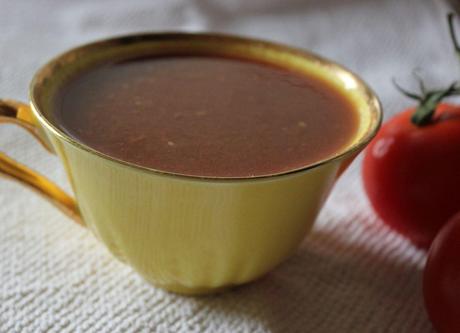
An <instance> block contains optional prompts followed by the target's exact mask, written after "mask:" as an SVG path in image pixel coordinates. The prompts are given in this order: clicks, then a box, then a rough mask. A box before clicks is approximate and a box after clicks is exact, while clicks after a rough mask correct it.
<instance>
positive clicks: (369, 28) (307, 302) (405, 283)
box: [0, 0, 458, 333]
mask: <svg viewBox="0 0 460 333" xmlns="http://www.w3.org/2000/svg"><path fill="white" fill-rule="evenodd" d="M447 8H448V7H447V5H445V4H444V3H442V2H441V1H434V0H407V1H406V0H404V1H403V0H390V1H383V0H379V1H377V0H374V1H365V0H335V1H334V0H321V1H314V0H250V1H249V0H225V1H224V0H221V1H217V0H214V1H212V0H169V1H166V0H165V1H161V0H150V1H147V0H146V1H124V0H120V1H89V0H88V1H71V0H66V1H58V0H55V1H41V0H36V1H9V0H0V60H1V62H0V96H1V97H8V98H16V99H20V100H23V101H25V100H26V99H27V88H28V82H29V80H30V79H31V77H32V75H33V73H34V72H35V70H36V69H37V68H38V67H39V66H40V65H41V64H43V63H44V62H46V61H47V60H48V59H49V58H50V57H52V56H54V55H56V54H58V53H60V52H62V51H64V50H66V49H68V48H70V47H73V46H76V45H78V44H82V43H85V42H89V41H93V40H96V39H99V38H103V37H108V36H112V35H116V34H125V33H132V32H138V31H158V30H188V31H220V32H230V33H237V34H242V35H247V36H253V37H260V38H264V39H269V40H275V41H279V42H282V43H286V44H290V45H294V46H298V47H301V48H306V49H310V50H313V51H315V52H317V53H320V54H323V55H324V56H326V57H329V58H331V59H334V60H336V61H338V62H340V63H342V64H344V65H346V66H347V67H349V68H351V69H352V70H353V71H355V72H357V73H359V74H360V75H361V76H362V77H363V78H364V79H365V80H367V81H368V82H369V83H370V84H371V86H373V88H374V89H375V90H376V91H377V93H378V94H379V96H380V97H381V99H382V101H383V105H384V108H385V111H386V117H388V116H389V115H391V114H393V113H395V112H397V111H399V110H400V109H401V108H403V107H405V106H409V105H410V104H411V102H410V101H408V100H406V99H404V98H403V97H402V96H401V95H400V94H399V93H397V92H396V91H395V89H394V88H393V87H392V85H391V82H390V80H391V77H393V76H394V77H397V78H399V79H400V81H401V82H402V83H405V84H408V83H410V72H411V71H412V69H414V68H415V67H420V68H422V69H423V71H424V73H425V76H426V77H427V78H428V80H427V81H428V82H431V83H432V84H435V85H436V84H438V83H441V82H446V83H447V82H450V81H449V80H451V79H453V78H454V77H455V74H458V71H457V68H458V67H456V66H457V63H456V59H455V57H454V56H453V51H452V47H451V45H450V41H449V37H448V34H447V29H446V23H445V13H446V11H447ZM0 150H1V151H6V152H8V153H9V154H11V155H12V156H14V157H15V158H18V159H20V160H21V161H23V162H25V163H26V164H28V165H31V166H33V167H34V168H36V169H38V170H40V171H41V172H43V173H44V174H46V175H48V176H49V177H50V178H52V179H54V180H56V181H57V182H58V183H60V184H62V186H64V187H65V188H66V189H68V188H69V186H68V184H67V182H66V179H65V176H64V172H63V169H62V167H61V166H60V164H59V162H58V159H57V158H56V157H53V156H49V155H47V154H46V153H45V152H44V151H43V150H42V149H41V147H40V146H39V145H38V144H37V143H35V142H34V141H33V140H32V139H30V138H29V137H28V136H27V135H26V134H24V133H23V131H21V130H19V129H16V128H14V127H13V126H7V125H2V126H1V129H0ZM360 162H361V159H360V158H358V159H357V161H356V162H355V163H354V164H353V165H352V167H351V169H350V170H349V171H348V172H347V173H346V174H345V175H344V176H343V178H342V179H341V180H340V181H339V182H338V184H337V186H336V187H335V189H334V191H333V193H332V195H331V197H330V199H329V200H328V202H327V205H326V206H325V208H324V210H323V211H322V213H321V215H320V217H319V219H318V221H317V224H316V226H315V229H314V231H313V233H312V234H311V235H310V236H309V237H308V238H307V239H306V240H305V242H304V243H303V245H302V246H301V248H300V249H299V250H298V251H297V253H296V254H295V255H294V256H293V257H292V258H291V259H290V260H288V261H287V262H285V263H284V264H282V265H281V266H280V267H278V268H277V269H276V270H274V271H273V272H271V273H270V274H268V275H267V276H266V277H264V278H263V279H261V280H259V281H257V282H255V283H252V284H249V285H247V286H243V287H241V288H238V289H237V290H235V291H231V292H228V293H225V294H223V295H218V296H211V297H201V298H192V297H181V296H177V295H173V294H169V293H167V292H164V291H162V290H160V289H156V288H154V287H152V286H150V285H148V284H147V283H145V282H144V281H143V280H142V279H141V278H139V277H138V276H137V275H136V274H135V273H133V272H132V271H131V269H130V268H129V267H126V266H124V265H122V264H121V263H119V262H118V261H116V260H114V259H113V258H112V257H111V256H110V255H109V254H108V252H107V251H106V250H105V248H104V247H103V246H102V245H100V244H98V242H97V241H96V240H95V238H94V237H93V236H92V235H91V234H90V233H89V232H88V231H86V230H84V229H83V228H80V227H78V226H76V225H74V224H73V223H71V222H69V221H68V220H67V218H65V217H64V216H63V215H61V214H60V213H59V212H58V211H57V210H55V209H54V208H53V207H51V206H50V205H49V204H48V203H46V202H45V201H43V200H42V199H41V198H39V197H37V196H36V195H35V194H32V193H31V192H29V191H28V190H26V189H24V188H22V187H20V186H19V185H18V184H16V183H13V182H9V181H6V180H4V179H0V332H2V333H3V332H320V333H321V332H334V333H335V332H431V331H432V328H431V325H430V323H429V321H428V319H427V317H426V314H425V312H424V307H423V301H422V293H421V273H422V269H423V265H424V260H425V254H424V253H423V252H421V251H418V250H416V249H415V248H414V247H412V246H411V245H410V244H409V243H408V242H407V241H406V240H404V239H403V238H401V237H400V236H398V235H397V234H395V233H394V232H392V231H391V230H389V229H388V228H387V227H386V226H384V225H383V224H382V223H381V222H380V221H379V220H378V219H377V218H376V217H375V215H374V213H373V212H372V210H371V208H370V206H369V203H368V201H367V199H366V197H365V195H364V193H363V190H362V184H361V179H360V170H359V167H360Z"/></svg>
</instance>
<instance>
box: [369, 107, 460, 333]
mask: <svg viewBox="0 0 460 333" xmlns="http://www.w3.org/2000/svg"><path fill="white" fill-rule="evenodd" d="M414 112H415V110H414V109H408V110H406V111H404V112H402V113H400V114H398V115H396V116H395V117H393V118H392V119H390V120H389V121H388V122H387V123H386V124H384V125H383V127H382V128H381V130H380V131H379V133H378V134H377V136H376V137H375V138H374V140H373V141H372V142H371V143H370V145H369V147H368V148H367V151H366V154H365V156H364V164H363V180H364V187H365V190H366V192H367V194H368V196H369V199H370V202H371V204H372V206H373V207H374V209H375V211H376V212H377V214H378V215H379V216H380V217H381V219H382V220H383V221H384V222H385V223H387V224H388V225H389V226H390V227H392V228H394V229H395V230H396V231H398V232H400V233H401V234H403V235H404V236H406V237H407V238H409V239H410V240H411V241H412V242H413V243H414V244H416V245H417V246H420V247H423V248H428V247H429V246H430V244H431V242H432V240H433V239H434V237H435V236H436V234H437V233H438V231H439V230H440V229H441V227H442V226H443V225H444V224H445V222H446V221H447V220H448V219H449V217H451V216H452V215H453V214H455V213H456V212H457V211H459V210H460V106H455V105H449V104H439V105H438V106H437V108H436V111H435V113H434V116H433V118H432V119H431V121H430V123H428V124H426V125H424V126H417V125H415V124H413V123H412V122H411V116H412V115H413V114H414ZM459 320H460V318H459ZM459 332H460V331H459Z"/></svg>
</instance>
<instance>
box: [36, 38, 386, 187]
mask: <svg viewBox="0 0 460 333" xmlns="http://www.w3.org/2000/svg"><path fill="white" fill-rule="evenodd" d="M173 40H187V41H190V42H192V43H193V42H194V41H199V42H209V43H213V42H214V43H243V44H253V45H257V46H260V47H265V48H270V49H274V50H277V51H279V52H282V53H291V54H296V55H300V56H301V57H302V58H304V59H305V60H306V61H309V62H315V63H318V64H320V65H327V66H329V67H331V71H332V72H335V73H336V74H337V73H338V72H341V73H344V74H347V75H348V76H349V77H351V78H352V79H353V80H354V82H355V83H356V84H357V88H358V89H359V90H360V91H361V92H362V93H363V95H364V96H365V97H366V98H365V101H366V104H367V107H368V108H369V112H370V115H371V122H370V128H369V130H367V131H366V133H365V134H364V135H363V136H362V137H361V138H359V140H356V141H355V142H354V143H353V144H351V145H350V146H349V147H347V148H346V149H344V150H343V151H342V152H340V153H339V154H336V155H333V156H330V157H328V158H325V159H322V160H319V161H317V162H315V163H311V164H308V165H306V166H303V167H299V168H296V169H292V170H287V171H282V172H277V173H273V174H264V175H255V176H243V177H241V176H237V177H228V176H224V177H222V176H200V175H188V174H180V173H175V172H170V171H164V170H157V169H154V168H149V167H145V166H142V165H138V164H134V163H131V162H128V161H124V160H122V159H118V158H115V157H112V156H110V155H107V154H104V153H102V152H100V151H98V150H96V149H94V148H92V147H90V146H88V145H86V144H84V143H82V142H79V141H78V140H76V139H74V138H72V137H71V136H70V135H68V134H66V133H65V132H64V131H62V130H61V129H60V128H59V126H56V125H55V124H53V122H52V121H51V120H50V119H48V117H47V116H46V115H45V114H44V113H43V112H41V111H40V108H39V105H38V103H37V100H36V99H35V94H34V89H35V88H36V87H37V84H38V83H39V82H41V81H42V79H43V77H45V76H46V75H47V74H48V73H50V72H51V71H52V70H53V68H55V67H56V66H58V67H59V66H61V65H62V62H63V60H64V59H68V58H72V57H74V56H75V55H76V54H77V53H81V52H97V50H99V49H102V48H104V47H107V46H116V45H124V44H130V43H136V42H142V41H158V42H161V41H173ZM207 55H212V53H209V52H208V53H207ZM29 100H30V105H31V109H32V112H33V113H34V115H35V117H36V118H37V119H38V121H39V122H40V123H41V124H42V125H43V126H44V127H45V128H47V129H48V130H49V131H50V132H51V133H53V134H54V135H55V136H57V137H58V138H60V139H61V140H64V141H65V142H67V143H69V144H71V145H72V146H74V147H76V148H78V149H81V150H84V151H86V152H88V153H90V154H93V155H97V156H99V157H101V158H103V159H105V160H108V161H110V162H113V163H116V164H119V165H122V166H126V167H129V168H133V169H135V170H139V171H144V172H148V173H153V174H157V175H162V176H172V177H175V178H182V179H189V180H208V181H237V180H261V179H264V180H266V179H272V178H277V177H283V176H287V175H293V174H298V173H302V172H306V171H308V170H311V169H315V168H318V167H320V166H323V165H325V164H328V163H330V162H333V161H338V160H341V159H344V158H346V157H348V156H351V155H353V154H355V153H359V152H360V151H361V150H362V149H363V148H364V147H365V146H366V145H367V144H368V143H369V142H370V141H371V140H372V138H373V137H374V136H375V135H376V134H377V131H378V130H379V128H380V126H381V123H382V118H383V112H382V104H381V102H380V100H379V98H378V97H377V95H376V94H375V92H374V91H373V90H372V88H371V87H370V86H369V85H368V84H367V83H366V82H364V81H363V80H362V79H361V78H360V77H359V76H358V75H357V74H355V73H354V72H352V71H351V70H349V69H347V68H346V67H344V66H342V65H340V64H338V63H336V62H335V61H331V60H329V59H327V58H325V57H323V56H320V55H318V54H316V53H314V52H311V51H307V50H303V49H299V48H295V47H291V46H287V45H282V44H280V43H277V42H272V41H266V40H261V39H256V38H248V37H241V36H237V35H230V34H221V33H202V32H155V33H142V34H130V35H123V36H118V37H112V38H106V39H100V40H97V41H94V42H91V43H87V44H83V45H81V46H77V47H75V48H72V49H70V50H68V51H66V52H64V53H61V54H60V55H58V56H56V57H54V58H52V59H51V60H50V61H49V62H47V63H46V64H45V65H43V66H42V67H41V68H40V69H39V70H38V71H37V72H36V73H35V75H34V77H33V79H32V81H31V83H30V86H29Z"/></svg>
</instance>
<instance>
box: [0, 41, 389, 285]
mask: <svg viewBox="0 0 460 333" xmlns="http://www.w3.org/2000/svg"><path fill="white" fill-rule="evenodd" d="M180 54H188V55H190V54H194V55H215V56H228V57H237V58H243V59H250V60H255V61H261V62H264V63H269V64H275V65H277V66H280V67H284V68H287V69H290V70H294V71H297V72H300V73H308V75H312V76H315V77H318V79H320V80H326V81H328V82H329V83H330V84H332V85H334V86H336V87H337V88H339V89H340V90H341V91H342V92H343V93H344V94H345V95H346V96H347V97H349V98H350V100H351V101H352V102H353V103H354V104H355V106H356V109H357V110H358V113H359V129H358V131H357V133H356V135H355V137H354V138H353V140H352V142H350V144H349V145H348V146H347V147H346V148H344V149H343V150H342V151H338V152H337V154H336V155H334V156H331V157H330V158H327V159H326V160H320V161H317V162H316V163H314V164H313V165H307V166H305V167H304V168H301V169H298V170H291V171H289V172H284V173H281V174H273V175H269V176H263V177H252V178H249V177H248V178H210V177H192V176H183V175H177V174H173V173H168V172H163V171H158V170H153V169H150V168H145V167H141V166H137V165H133V164H130V163H128V162H125V161H121V160H118V159H115V158H113V157H110V156H107V155H104V154H102V153H100V152H98V151H96V150H94V149H92V148H91V147H89V146H86V145H85V144H83V143H81V142H78V141H76V140H74V139H73V138H72V137H70V136H69V135H67V134H66V133H64V132H63V131H62V130H61V129H60V128H59V126H58V124H56V122H55V119H54V117H53V114H52V107H51V104H52V98H53V96H54V94H55V93H56V91H57V90H58V89H59V88H60V87H62V83H63V82H64V81H65V80H66V79H67V78H68V77H70V76H72V75H74V74H75V73H78V72H79V71H81V70H82V69H85V68H87V67H88V66H93V65H97V64H98V63H103V62H105V61H107V60H110V61H117V60H122V59H126V58H133V57H141V56H148V55H163V56H167V55H180ZM270 93H274V94H276V92H270ZM280 112H283V110H280ZM381 115H382V114H381V107H380V104H379V101H378V99H377V97H376V96H375V94H374V93H373V92H372V91H371V90H370V89H369V87H368V86H367V85H366V84H365V83H364V82H363V81H362V80H361V79H359V78H358V77H357V76H356V75H354V74H353V73H351V72H349V71H348V70H346V69H344V68H343V67H341V66H339V65H337V64H335V63H333V62H331V61H328V60H325V59H323V58H321V57H319V56H317V55H314V54H312V53H309V52H306V51H301V50H297V49H293V48H290V47H286V46H281V45H278V44H274V43H269V42H264V41H259V40H253V39H246V38H239V37H232V36H225V35H211V34H186V33H159V34H145V35H136V36H128V37H122V38H115V39H110V40H105V41H100V42H96V43H93V44H89V45H85V46H82V47H79V48H76V49H73V50H71V51H69V52H67V53H65V54H63V55H61V56H59V57H57V58H55V59H54V60H52V61H51V62H49V63H48V64H47V65H45V66H44V67H43V68H41V69H40V70H39V71H38V72H37V74H36V75H35V77H34V79H33V80H32V83H31V86H30V104H29V105H26V104H22V103H19V102H15V101H11V100H1V101H0V122H9V123H15V124H18V125H20V126H22V127H24V128H25V129H26V130H28V131H29V132H30V133H31V134H33V135H34V136H35V137H36V138H37V139H38V140H39V141H40V142H41V143H42V144H43V146H44V147H45V148H46V149H47V150H49V151H50V152H52V153H56V154H57V155H58V156H59V158H60V159H61V161H62V163H63V165H64V167H65V170H66V172H67V175H68V177H69V180H70V184H71V185H72V188H73V192H74V193H75V199H73V198H72V197H71V196H69V195H67V194H66V193H64V192H63V191H62V190H61V189H60V188H59V187H58V186H56V185H55V184H53V183H51V182H50V181H49V180H47V179H46V178H45V177H43V176H41V175H39V174H37V173H36V172H34V171H32V170H30V169H28V168H27V167H25V166H23V165H21V164H19V163H17V162H16V161H13V160H12V159H10V158H9V157H7V156H5V155H4V154H2V153H0V173H1V174H2V175H4V176H8V177H11V178H13V179H16V180H18V181H20V182H21V183H23V184H24V185H27V186H29V187H31V188H32V189H34V190H36V191H37V192H39V193H40V194H42V195H43V196H44V197H45V198H47V199H48V200H50V201H51V202H52V203H54V204H55V205H56V206H57V207H58V208H60V209H61V210H62V211H64V212H65V213H66V214H67V215H69V216H70V217H71V218H72V219H74V220H75V221H77V222H78V223H80V224H81V225H83V226H86V227H88V228H89V229H90V230H91V231H92V232H93V233H94V234H95V235H96V237H97V238H99V239H100V241H102V242H103V243H104V244H105V245H106V246H107V248H108V249H109V250H110V252H111V253H112V254H114V255H115V256H116V257H118V258H119V259H120V260H121V261H123V262H125V263H127V264H129V265H131V266H132V267H133V268H134V270H135V271H136V272H138V273H139V274H140V275H141V276H143V277H144V278H145V279H146V280H147V281H149V282H151V283H153V284H154V285H156V286H159V287H161V288H164V289H167V290H170V291H174V292H177V293H183V294H203V293H209V292H214V291H217V290H219V289H221V288H224V287H228V286H233V285H238V284H242V283H245V282H248V281H251V280H254V279H256V278H258V277H260V276H262V275H263V274H265V273H267V272H268V271H269V270H271V269H273V268H274V267H275V266H276V265H278V264H279V263H280V262H281V261H283V260H284V259H286V258H287V257H288V256H289V255H290V254H291V253H292V252H293V251H294V250H295V249H296V247H297V246H298V245H299V243H300V242H301V241H302V239H303V238H304V237H305V235H306V234H307V233H308V232H309V230H310V229H311V228H312V225H313V222H314V220H315V218H316V216H317V214H318V212H319V210H320V208H321V206H322V204H323V202H324V201H325V199H326V197H327V195H328V193H329V192H330V190H331V187H332V185H333V184H334V182H335V180H336V179H337V177H338V176H339V175H340V174H341V173H342V172H343V170H345V168H346V167H347V166H348V165H349V163H350V162H351V161H352V160H353V158H354V157H355V156H356V154H357V153H359V152H360V151H361V150H362V149H363V148H364V147H365V146H366V144H367V143H368V142H369V141H370V140H371V138H372V137H373V136H374V135H375V133H376V131H377V130H378V127H379V125H380V122H381ZM274 140H276V138H274ZM248 158H250V156H248Z"/></svg>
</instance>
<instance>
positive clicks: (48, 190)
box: [0, 99, 84, 225]
mask: <svg viewBox="0 0 460 333" xmlns="http://www.w3.org/2000/svg"><path fill="white" fill-rule="evenodd" d="M34 120H35V118H34V116H33V114H32V110H31V108H30V106H28V105H27V104H24V103H20V102H16V101H12V100H2V99H0V124H2V123H11V124H16V125H19V126H21V127H22V128H24V129H25V130H27V131H28V132H29V133H30V134H32V135H33V137H34V138H36V139H37V140H38V141H39V142H40V143H41V145H42V146H43V147H45V149H46V150H47V151H48V152H50V153H53V150H52V148H51V146H50V145H49V144H48V143H47V141H46V140H45V139H44V138H43V136H42V135H41V134H40V132H39V127H38V126H37V125H36V124H35V121H34ZM0 176H5V177H8V178H11V179H14V180H16V181H18V182H19V183H21V184H23V185H26V186H28V187H29V188H31V189H32V190H34V191H35V192H37V193H38V194H40V195H42V196H43V197H44V198H45V199H47V200H48V201H50V202H51V203H52V204H53V205H54V206H56V207H57V208H59V209H60V210H61V211H62V212H63V213H64V214H66V215H67V216H69V217H70V218H72V219H73V220H74V221H75V222H77V223H78V224H80V225H84V224H83V220H82V218H81V215H80V212H79V209H78V206H77V203H76V201H75V199H74V198H72V197H71V196H69V195H68V194H67V193H65V192H64V191H63V190H62V189H61V188H60V187H58V186H57V185H56V184H54V183H53V182H51V181H50V180H49V179H47V178H46V177H44V176H42V175H40V174H38V173H37V172H35V171H33V170H31V169H29V168H28V167H26V166H25V165H22V164H20V163H18V162H16V161H15V160H13V159H11V158H10V157H8V156H6V155H5V154H4V153H2V152H0Z"/></svg>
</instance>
